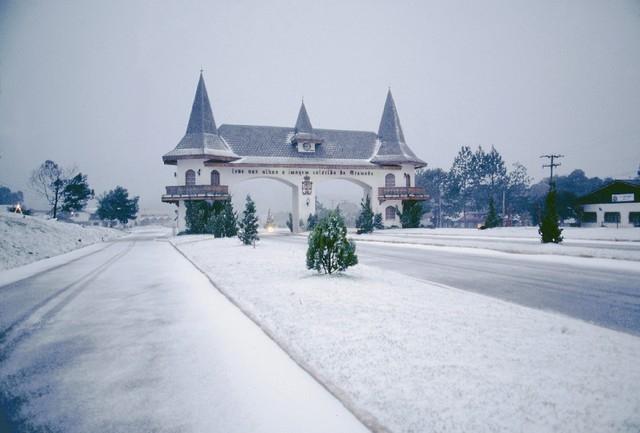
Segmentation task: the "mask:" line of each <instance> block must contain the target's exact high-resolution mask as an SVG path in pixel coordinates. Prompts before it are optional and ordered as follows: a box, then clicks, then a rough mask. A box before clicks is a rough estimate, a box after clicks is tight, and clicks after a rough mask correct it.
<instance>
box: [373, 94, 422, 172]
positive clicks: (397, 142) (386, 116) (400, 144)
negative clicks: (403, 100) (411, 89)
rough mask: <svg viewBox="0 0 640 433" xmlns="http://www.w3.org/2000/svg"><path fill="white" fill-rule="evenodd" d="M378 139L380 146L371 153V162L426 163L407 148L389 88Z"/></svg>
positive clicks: (390, 163)
mask: <svg viewBox="0 0 640 433" xmlns="http://www.w3.org/2000/svg"><path fill="white" fill-rule="evenodd" d="M378 140H379V141H380V146H379V147H378V149H377V151H376V153H375V154H374V155H373V158H372V159H371V162H373V163H376V164H381V165H385V164H389V165H397V164H408V163H411V164H414V165H415V166H416V167H423V166H425V165H427V163H426V162H424V161H423V160H421V159H420V158H418V157H417V156H416V155H415V154H414V153H413V151H412V150H411V149H410V148H409V146H408V145H407V143H406V142H405V139H404V133H403V132H402V126H400V117H399V116H398V110H397V109H396V103H395V101H394V100H393V95H392V94H391V89H389V91H388V92H387V99H386V101H385V103H384V109H383V111H382V118H381V119H380V126H379V127H378Z"/></svg>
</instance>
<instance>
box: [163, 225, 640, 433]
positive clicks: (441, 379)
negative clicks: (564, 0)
mask: <svg viewBox="0 0 640 433" xmlns="http://www.w3.org/2000/svg"><path fill="white" fill-rule="evenodd" d="M174 242H175V243H176V244H177V245H178V247H179V248H180V249H181V250H182V251H183V252H184V253H185V254H186V255H187V256H188V257H190V258H191V259H192V260H193V261H194V262H195V263H196V264H197V265H198V266H199V267H201V268H202V269H203V270H204V271H205V272H206V273H207V274H208V275H209V276H210V278H211V280H212V281H214V282H215V283H216V285H218V287H219V288H220V289H221V290H222V291H223V292H224V293H225V294H226V295H227V296H228V297H230V298H231V299H232V300H234V302H236V303H237V304H238V305H239V306H240V307H241V308H242V309H243V310H244V311H245V312H246V313H247V314H248V315H249V316H250V317H252V318H253V319H254V320H255V321H256V322H258V323H260V324H261V326H262V327H263V328H264V329H265V331H266V332H267V333H268V334H269V335H271V336H272V338H274V339H275V340H276V341H278V342H279V344H281V345H282V346H283V347H285V348H286V350H287V351H288V352H289V353H290V355H291V356H292V357H293V358H294V359H296V360H297V361H298V362H299V363H301V364H302V365H304V366H305V367H306V368H307V369H308V370H309V371H311V372H312V373H313V374H314V375H315V376H316V377H317V378H318V379H319V380H320V381H322V382H323V383H324V384H325V385H326V386H327V387H328V388H329V389H331V390H332V391H333V393H334V394H335V395H338V396H340V398H341V399H342V400H343V402H344V403H345V404H346V405H347V406H348V407H350V408H351V409H352V410H353V411H354V412H355V413H357V414H358V415H359V417H360V418H361V419H364V420H368V421H369V425H373V426H376V425H381V426H385V427H386V428H388V429H389V430H390V431H393V432H422V431H447V432H471V431H472V432H514V431H519V432H567V431H576V432H613V431H622V432H637V431H639V430H640V387H638V386H637V384H638V383H640V363H639V362H638V359H640V339H639V338H638V337H635V336H632V335H629V334H624V333H620V332H616V331H612V330H608V329H605V328H600V327H597V326H594V325H591V324H588V323H585V322H582V321H579V320H574V319H571V318H567V317H564V316H560V315H556V314H553V313H547V312H543V311H539V310H535V309H530V308H526V307H522V306H518V305H514V304H510V303H507V302H503V301H500V300H496V299H493V298H489V297H485V296H482V295H478V294H474V293H469V292H464V291H460V290H457V289H455V288H451V287H447V286H443V285H439V284H432V283H428V282H425V281H419V280H416V279H413V278H411V277H407V276H404V275H401V274H398V273H394V272H392V271H388V270H383V269H378V268H375V267H369V266H365V265H362V264H360V265H358V266H356V267H355V268H352V269H350V270H349V271H348V272H346V273H345V274H342V275H334V276H323V275H318V274H316V273H315V272H312V271H307V270H306V269H305V264H304V261H305V259H304V253H305V247H304V245H295V244H292V243H284V242H282V243H280V242H277V241H274V240H269V238H268V237H265V239H264V240H263V241H262V242H260V243H259V244H258V247H257V248H255V249H254V248H251V247H244V246H241V245H239V242H238V241H237V239H216V240H214V239H210V238H207V237H206V236H199V237H191V236H185V237H180V238H174ZM583 260H586V259H583ZM594 265H595V264H594ZM532 284H535V282H532Z"/></svg>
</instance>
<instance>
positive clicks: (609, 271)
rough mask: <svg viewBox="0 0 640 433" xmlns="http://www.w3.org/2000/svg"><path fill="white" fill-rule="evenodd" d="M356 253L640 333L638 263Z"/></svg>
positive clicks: (366, 245) (464, 253)
mask: <svg viewBox="0 0 640 433" xmlns="http://www.w3.org/2000/svg"><path fill="white" fill-rule="evenodd" d="M354 239H355V240H356V242H357V240H358V237H357V236H354ZM264 241H265V242H289V243H295V244H298V245H299V244H304V243H306V238H304V237H302V236H288V235H283V236H269V237H265V238H264ZM357 253H358V257H359V259H360V263H363V264H367V265H370V266H376V267H380V268H383V269H389V270H393V271H396V272H401V273H403V274H405V275H409V276H412V277H414V278H418V279H421V280H426V281H431V282H436V283H440V284H446V285H448V286H452V287H455V288H458V289H463V290H468V291H472V292H477V293H482V294H485V295H490V296H494V297H497V298H500V299H504V300H506V301H510V302H515V303H518V304H521V305H525V306H528V307H533V308H539V309H542V310H549V311H555V312H559V313H562V314H566V315H568V316H571V317H575V318H578V319H582V320H586V321H588V322H592V323H595V324H598V325H601V326H606V327H609V328H612V329H616V330H621V331H625V332H630V333H633V334H636V335H638V334H640V263H636V262H625V261H616V260H608V259H594V258H579V257H563V256H552V255H537V256H536V255H527V254H510V253H502V252H497V251H488V250H482V249H479V248H473V249H471V248H458V247H439V246H428V245H424V246H423V245H410V244H397V245H396V244H388V243H374V242H357Z"/></svg>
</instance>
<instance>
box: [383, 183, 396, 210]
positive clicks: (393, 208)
mask: <svg viewBox="0 0 640 433" xmlns="http://www.w3.org/2000/svg"><path fill="white" fill-rule="evenodd" d="M391 176H393V175H391ZM384 218H385V219H388V220H394V219H396V208H395V207H393V206H387V208H386V209H385V210H384Z"/></svg>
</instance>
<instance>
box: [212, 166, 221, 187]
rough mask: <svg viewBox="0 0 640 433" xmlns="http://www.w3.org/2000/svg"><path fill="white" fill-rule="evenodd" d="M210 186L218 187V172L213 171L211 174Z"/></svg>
mask: <svg viewBox="0 0 640 433" xmlns="http://www.w3.org/2000/svg"><path fill="white" fill-rule="evenodd" d="M211 185H214V186H218V185H220V173H219V172H218V170H213V171H212V172H211Z"/></svg>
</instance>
